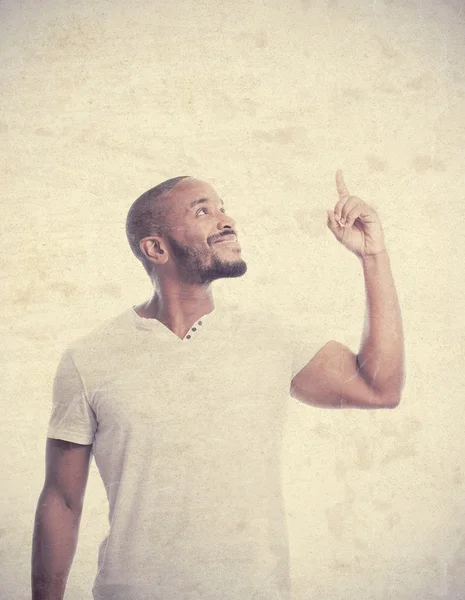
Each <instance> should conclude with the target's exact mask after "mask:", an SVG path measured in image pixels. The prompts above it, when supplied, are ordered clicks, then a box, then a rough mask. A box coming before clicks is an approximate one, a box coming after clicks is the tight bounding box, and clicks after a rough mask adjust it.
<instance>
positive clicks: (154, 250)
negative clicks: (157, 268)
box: [139, 235, 168, 265]
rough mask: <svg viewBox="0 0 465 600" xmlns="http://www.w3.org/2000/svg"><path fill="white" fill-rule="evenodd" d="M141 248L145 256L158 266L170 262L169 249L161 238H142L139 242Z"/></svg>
mask: <svg viewBox="0 0 465 600" xmlns="http://www.w3.org/2000/svg"><path fill="white" fill-rule="evenodd" d="M139 248H140V250H141V252H142V253H143V254H144V256H146V257H147V258H148V260H149V261H150V262H153V263H155V264H156V265H164V264H165V263H166V261H167V260H168V249H167V247H166V245H165V242H164V240H163V238H162V237H160V236H156V235H151V236H148V237H145V238H142V239H141V241H140V242H139Z"/></svg>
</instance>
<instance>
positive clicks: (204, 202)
mask: <svg viewBox="0 0 465 600" xmlns="http://www.w3.org/2000/svg"><path fill="white" fill-rule="evenodd" d="M207 202H209V199H208V198H198V199H197V200H193V201H192V202H191V203H190V204H189V208H194V206H197V204H206V203H207ZM220 202H221V206H224V202H223V200H221V198H220Z"/></svg>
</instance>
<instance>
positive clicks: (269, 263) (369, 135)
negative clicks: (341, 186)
mask: <svg viewBox="0 0 465 600" xmlns="http://www.w3.org/2000/svg"><path fill="white" fill-rule="evenodd" d="M0 21H1V35H0V38H1V41H0V46H1V57H2V59H1V65H0V74H1V99H2V115H1V119H0V136H1V147H2V161H1V162H2V165H1V172H2V185H1V190H2V196H1V202H2V219H1V225H2V252H1V255H0V261H1V277H2V279H1V281H2V303H1V304H2V311H1V312H2V314H1V317H0V319H1V321H0V322H1V340H2V342H1V365H2V371H3V373H2V391H1V396H0V402H1V404H0V410H1V415H2V417H1V420H0V431H1V439H0V456H1V457H2V458H1V464H2V483H3V486H2V487H3V490H2V493H1V494H0V528H1V531H0V533H1V537H0V587H1V591H0V597H1V598H2V600H3V599H7V598H8V600H24V599H26V598H28V597H29V560H30V558H29V557H30V538H31V530H32V521H33V514H34V510H35V505H36V501H37V497H38V494H39V492H40V488H41V486H42V482H43V475H44V461H43V453H44V435H45V429H46V426H47V420H48V415H49V409H50V391H51V381H52V378H53V374H54V370H55V368H56V364H57V361H58V358H59V356H60V354H61V351H62V350H63V348H64V347H65V345H66V344H67V343H68V342H69V341H71V340H73V339H75V338H76V337H77V336H79V335H81V334H83V333H85V332H87V331H89V330H90V329H91V328H92V327H94V326H96V325H97V324H99V323H100V322H101V321H102V320H104V319H105V318H107V317H109V316H112V315H116V314H117V313H118V312H121V311H122V310H124V309H126V308H127V307H128V306H129V305H130V304H131V303H136V302H139V301H140V300H142V299H144V298H145V297H146V296H147V294H149V292H150V287H149V282H148V279H147V278H146V276H145V273H144V272H143V270H142V267H141V266H139V264H138V263H137V261H135V259H134V258H133V257H132V255H131V254H130V251H129V248H128V246H127V243H126V239H125V235H124V231H123V225H124V219H125V216H126V212H127V209H128V207H129V205H130V203H131V202H132V201H133V200H134V199H135V198H136V197H137V196H138V195H139V194H140V193H141V192H143V191H145V190H146V189H147V188H149V187H151V186H153V185H155V184H156V183H159V182H160V181H162V180H163V179H166V178H168V177H172V176H175V175H180V174H192V175H195V176H197V177H200V178H204V179H207V180H208V181H211V182H212V183H213V184H214V185H215V186H216V187H217V189H218V190H219V191H220V193H221V195H222V197H223V198H224V199H225V202H226V206H227V208H228V210H229V212H230V213H231V214H232V215H234V216H235V217H236V220H237V222H238V227H239V228H240V233H241V240H242V244H243V251H244V257H245V258H246V259H247V260H248V263H249V273H248V275H247V276H246V277H245V278H244V279H243V280H237V281H223V282H219V283H218V284H216V285H215V289H216V290H217V293H218V295H221V296H222V297H224V298H225V299H228V298H231V299H232V300H233V302H237V303H245V305H247V303H248V302H253V303H254V304H258V303H261V304H262V306H263V309H264V310H267V309H268V308H273V309H274V310H282V311H285V312H290V313H292V316H293V317H294V318H295V319H296V320H300V321H301V323H302V325H303V326H305V328H306V329H310V330H313V329H314V330H315V335H316V336H319V339H321V341H322V342H324V341H327V340H328V339H330V338H335V339H338V340H340V341H342V342H345V343H347V344H349V345H350V346H351V347H352V348H353V349H357V348H358V343H359V338H360V331H361V326H362V320H363V312H364V296H363V282H362V277H361V270H360V267H359V265H358V262H357V260H356V259H355V258H354V257H353V256H352V255H350V254H349V253H348V252H346V251H345V250H344V249H343V248H342V247H341V246H339V245H338V244H337V242H336V241H335V240H333V239H332V236H331V234H330V233H329V232H328V231H327V230H326V225H325V210H326V208H332V206H333V205H334V202H335V200H336V195H335V189H334V187H335V186H334V171H335V170H336V168H338V167H341V168H343V170H344V172H345V176H346V181H347V184H348V186H349V190H350V191H351V192H352V193H356V194H357V195H360V196H361V197H362V198H363V199H365V200H366V201H367V202H371V203H372V204H373V205H374V206H375V207H376V208H377V209H378V211H379V214H380V216H381V218H382V222H383V224H384V228H385V232H386V238H387V243H388V246H389V249H390V252H391V256H392V259H391V260H392V266H393V270H394V274H395V277H396V282H397V286H398V289H399V294H400V297H401V302H402V308H403V316H404V324H405V334H406V346H407V359H408V364H407V366H408V379H407V385H406V389H405V393H404V398H403V402H402V404H401V406H400V407H399V408H398V409H396V410H395V411H384V412H377V413H374V412H369V411H352V412H351V411H345V412H339V411H325V410H319V409H315V408H309V407H306V406H302V405H297V403H296V402H293V403H292V404H291V408H290V414H289V423H288V428H287V435H286V453H285V458H286V469H285V485H286V488H285V489H286V496H287V500H288V514H289V526H290V534H291V544H292V546H291V549H292V569H293V572H292V575H293V593H294V598H295V600H307V599H310V598H318V599H319V600H348V599H357V600H390V599H396V600H418V599H420V598H421V599H422V600H433V599H439V598H447V599H459V598H464V597H465V574H464V567H465V539H464V531H465V525H464V523H465V501H464V491H465V479H464V467H463V432H464V412H465V410H464V398H465V395H464V375H463V359H464V353H463V347H462V343H463V333H464V317H463V315H464V310H465V302H464V277H463V276H464V269H463V260H464V256H465V254H464V249H465V241H464V240H465V237H464V226H465V218H464V210H463V206H464V202H465V194H464V186H465V170H464V148H465V6H464V2H463V1H462V0H450V1H447V2H440V1H435V0H431V1H429V2H428V1H426V0H416V1H415V0H411V1H408V0H370V1H368V0H357V1H355V0H354V1H350V0H345V1H343V0H287V1H286V2H277V1H276V0H250V1H246V0H229V1H228V0H223V1H222V2H219V3H217V2H214V0H199V1H197V2H194V0H178V1H176V2H174V3H171V2H168V1H167V0H165V1H163V2H155V1H152V2H151V1H150V0H132V2H131V3H130V2H123V1H122V0H114V1H112V2H110V1H109V0H97V1H96V2H91V1H90V0H76V1H75V2H72V3H71V2H67V1H65V0H3V1H2V2H1V4H0ZM106 510H107V508H106V500H105V497H104V492H103V488H102V486H101V483H100V480H99V478H98V474H97V472H96V470H95V469H94V468H93V469H92V473H91V478H90V482H89V487H88V492H87V499H86V505H85V512H84V516H83V522H82V530H81V536H80V544H79V549H78V552H77V556H76V559H75V562H74V566H73V569H72V574H71V577H70V581H69V586H68V594H67V598H68V599H69V600H89V599H90V598H91V595H90V588H91V585H92V581H93V577H94V575H95V568H96V561H97V547H98V543H99V542H100V540H101V538H102V537H103V535H104V534H105V532H106V527H107V522H106Z"/></svg>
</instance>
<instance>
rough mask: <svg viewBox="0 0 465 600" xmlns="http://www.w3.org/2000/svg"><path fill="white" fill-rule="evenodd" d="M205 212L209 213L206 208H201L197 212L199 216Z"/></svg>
mask: <svg viewBox="0 0 465 600" xmlns="http://www.w3.org/2000/svg"><path fill="white" fill-rule="evenodd" d="M203 210H204V211H206V212H208V210H207V209H206V208H201V209H200V210H198V211H197V214H198V215H200V213H201V212H202V211H203Z"/></svg>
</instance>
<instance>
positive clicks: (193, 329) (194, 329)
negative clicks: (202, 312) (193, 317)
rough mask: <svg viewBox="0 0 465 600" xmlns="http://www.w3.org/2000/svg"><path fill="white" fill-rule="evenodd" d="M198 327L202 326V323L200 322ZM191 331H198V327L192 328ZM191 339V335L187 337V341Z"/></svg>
mask: <svg viewBox="0 0 465 600" xmlns="http://www.w3.org/2000/svg"><path fill="white" fill-rule="evenodd" d="M197 325H200V326H201V325H202V321H198V322H197ZM191 331H194V332H195V331H197V327H192V329H191ZM191 337H192V335H191V334H190V333H189V334H188V335H186V340H190V339H191Z"/></svg>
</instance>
